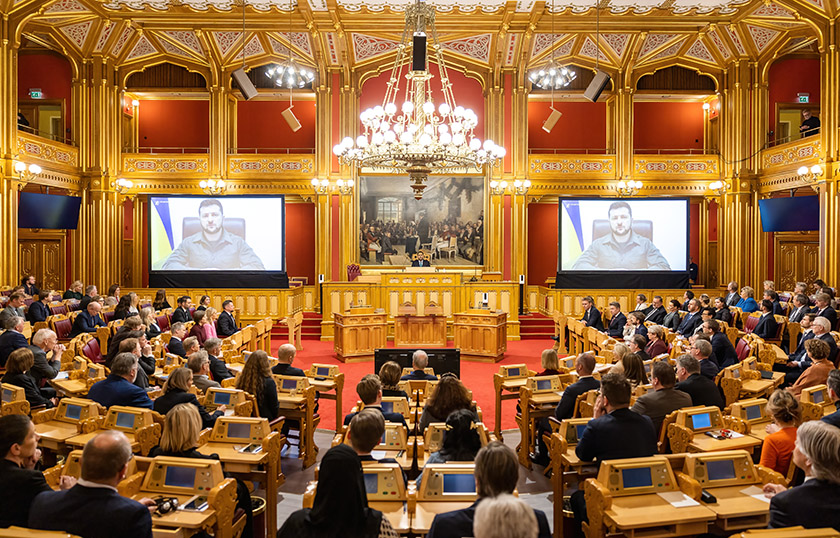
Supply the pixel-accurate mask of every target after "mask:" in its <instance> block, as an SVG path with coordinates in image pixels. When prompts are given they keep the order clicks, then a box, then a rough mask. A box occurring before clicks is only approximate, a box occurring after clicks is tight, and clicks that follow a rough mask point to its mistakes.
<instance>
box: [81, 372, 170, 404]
mask: <svg viewBox="0 0 840 538" xmlns="http://www.w3.org/2000/svg"><path fill="white" fill-rule="evenodd" d="M87 397H88V398H90V399H91V400H93V401H94V402H97V403H99V404H101V405H104V406H105V407H111V406H112V405H127V406H130V407H144V408H146V409H152V408H153V407H154V406H153V404H152V400H150V399H149V395H148V394H146V391H145V390H143V389H141V388H140V387H137V386H135V385H134V384H132V383H129V382H128V380H127V379H125V378H124V377H120V376H118V375H109V376H108V377H106V378H105V379H103V380H102V381H100V382H98V383H96V384H94V385H93V386H92V387H91V388H90V391H89V392H88V396H87Z"/></svg>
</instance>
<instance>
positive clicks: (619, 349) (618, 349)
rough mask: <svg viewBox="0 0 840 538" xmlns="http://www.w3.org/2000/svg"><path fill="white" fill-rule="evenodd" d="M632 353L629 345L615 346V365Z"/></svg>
mask: <svg viewBox="0 0 840 538" xmlns="http://www.w3.org/2000/svg"><path fill="white" fill-rule="evenodd" d="M628 353H630V348H629V347H627V344H616V345H615V346H613V364H617V363H619V362H621V359H623V358H624V356H625V355H627V354H628Z"/></svg>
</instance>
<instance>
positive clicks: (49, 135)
mask: <svg viewBox="0 0 840 538" xmlns="http://www.w3.org/2000/svg"><path fill="white" fill-rule="evenodd" d="M18 131H22V132H24V133H27V134H31V135H33V136H37V137H39V138H45V139H47V140H52V141H54V142H61V143H62V144H67V145H68V146H75V145H76V144H75V142H73V140H72V139H70V138H64V137H63V136H61V135H57V134H54V133H52V132H49V131H41V130H40V129H36V128H34V127H28V126H26V125H21V124H18Z"/></svg>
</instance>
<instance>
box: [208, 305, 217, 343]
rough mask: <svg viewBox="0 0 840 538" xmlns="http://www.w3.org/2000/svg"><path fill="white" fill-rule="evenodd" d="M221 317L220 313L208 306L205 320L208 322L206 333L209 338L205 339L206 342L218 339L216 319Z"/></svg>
mask: <svg viewBox="0 0 840 538" xmlns="http://www.w3.org/2000/svg"><path fill="white" fill-rule="evenodd" d="M218 317H219V311H218V310H216V309H215V308H213V307H212V306H208V307H207V308H206V309H205V310H204V319H206V320H207V324H205V325H204V332H205V334H206V335H207V338H205V339H204V341H205V342H206V341H207V340H210V339H211V338H218V337H219V335H218V334H217V333H216V318H218Z"/></svg>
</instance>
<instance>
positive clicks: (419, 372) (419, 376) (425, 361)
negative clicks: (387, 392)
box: [400, 349, 437, 381]
mask: <svg viewBox="0 0 840 538" xmlns="http://www.w3.org/2000/svg"><path fill="white" fill-rule="evenodd" d="M428 365H429V355H428V354H427V353H426V352H425V351H423V350H422V349H418V350H417V351H415V352H414V354H413V355H412V356H411V366H412V368H413V370H412V372H411V373H410V374H406V375H404V376H402V377H401V378H400V381H424V380H425V381H437V377H436V376H434V375H432V374H427V373H426V371H425V368H426V366H428Z"/></svg>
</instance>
